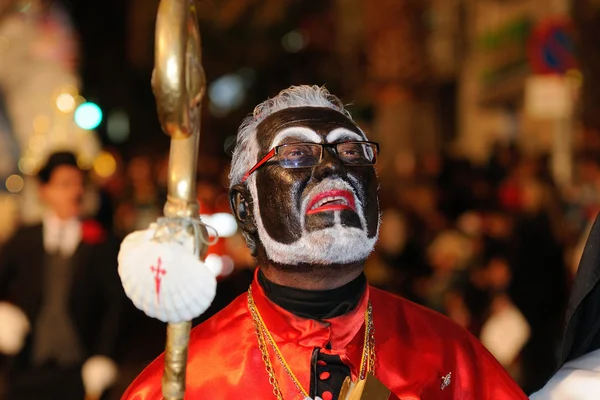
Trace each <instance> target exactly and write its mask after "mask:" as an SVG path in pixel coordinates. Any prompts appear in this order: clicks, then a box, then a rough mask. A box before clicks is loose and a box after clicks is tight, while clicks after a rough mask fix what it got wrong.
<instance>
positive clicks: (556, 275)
mask: <svg viewBox="0 0 600 400" xmlns="http://www.w3.org/2000/svg"><path fill="white" fill-rule="evenodd" d="M508 260H509V265H510V266H511V269H512V271H511V272H512V282H511V285H510V288H509V295H510V296H511V298H512V300H513V302H514V304H515V305H516V306H517V307H518V308H519V310H520V311H521V312H522V313H523V316H524V317H525V318H526V319H527V322H528V323H529V326H530V327H531V334H530V337H529V340H528V342H527V343H526V344H525V346H524V348H523V351H522V353H521V362H522V367H523V373H522V379H523V389H524V391H525V392H526V393H533V392H535V391H537V390H539V389H540V388H541V387H542V386H543V385H544V384H545V382H546V381H547V380H548V378H550V376H552V374H553V373H554V371H555V370H556V367H557V366H558V364H559V359H558V351H559V348H560V339H561V336H562V327H563V323H564V315H565V310H566V306H567V299H568V286H567V282H568V279H567V273H566V268H565V265H564V254H563V250H562V247H561V244H560V243H559V242H558V241H557V240H556V238H555V237H554V235H553V230H552V226H551V223H550V218H549V216H548V215H547V214H545V213H537V214H522V215H520V216H518V218H517V219H516V221H515V226H514V230H513V233H512V236H511V242H510V248H509V257H508Z"/></svg>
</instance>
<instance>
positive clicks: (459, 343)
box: [123, 86, 526, 400]
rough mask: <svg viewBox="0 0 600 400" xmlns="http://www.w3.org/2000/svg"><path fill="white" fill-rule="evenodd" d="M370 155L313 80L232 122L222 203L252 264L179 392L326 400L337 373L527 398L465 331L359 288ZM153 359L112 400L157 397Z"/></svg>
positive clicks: (370, 222) (198, 338)
mask: <svg viewBox="0 0 600 400" xmlns="http://www.w3.org/2000/svg"><path fill="white" fill-rule="evenodd" d="M378 151H379V148H378V145H377V144H376V143H373V142H370V141H368V139H367V137H366V135H365V134H364V132H362V130H361V129H360V128H359V127H358V126H357V125H356V124H355V123H354V122H353V120H352V118H351V116H350V114H349V113H348V112H347V111H345V110H344V107H343V104H342V103H341V102H340V100H339V99H337V98H336V97H335V96H333V95H331V94H330V93H329V92H328V91H327V90H326V89H324V88H319V87H316V86H297V87H291V88H289V89H287V90H284V91H282V92H281V93H280V94H279V95H277V96H276V97H274V98H272V99H270V100H267V101H266V102H264V103H262V104H260V105H259V106H258V107H257V108H256V109H255V111H254V113H253V115H252V116H250V117H248V118H247V119H246V120H245V121H244V122H243V124H242V125H241V127H240V129H239V132H238V141H237V145H236V148H235V151H234V154H233V160H232V167H231V174H230V179H231V186H230V199H231V207H232V210H233V212H234V214H235V216H236V218H237V221H238V224H239V226H240V228H241V230H242V232H243V234H244V236H245V238H246V241H247V243H248V246H249V248H250V249H251V251H252V253H253V255H254V256H255V257H256V260H257V261H258V265H259V268H257V270H256V275H255V279H254V281H253V282H252V285H251V286H250V288H249V289H248V292H247V293H245V294H243V295H241V296H240V297H238V298H237V299H236V300H234V301H233V302H232V303H231V304H230V305H229V306H227V307H226V308H225V309H224V310H222V311H221V312H220V313H218V314H217V315H215V316H214V317H212V318H211V319H209V320H208V321H207V322H205V323H203V324H201V325H200V326H198V327H196V328H195V329H194V330H193V332H192V335H191V339H190V347H189V360H188V369H187V391H186V399H208V398H211V399H269V398H275V399H286V400H287V399H304V398H307V397H310V398H317V397H318V398H321V399H323V400H331V399H338V398H339V395H340V389H341V387H342V384H343V381H344V380H345V379H346V377H350V378H351V379H352V380H353V381H357V380H359V379H363V378H365V377H366V376H367V375H373V376H375V377H376V378H377V379H378V380H379V381H381V382H382V383H383V384H384V385H385V386H386V387H387V388H388V389H389V390H390V391H391V392H392V395H391V397H390V398H395V397H397V398H399V399H441V400H443V399H461V400H466V399H477V400H480V399H494V400H499V399H500V400H502V399H510V400H514V399H526V397H525V395H524V394H523V392H522V391H521V390H520V389H519V387H518V386H517V385H516V384H515V383H514V382H513V381H512V380H511V378H510V377H509V376H508V374H507V373H506V372H505V371H504V369H503V368H502V367H501V366H500V365H499V364H498V363H497V362H496V360H495V359H494V358H493V357H492V356H491V355H490V354H489V353H488V352H487V351H486V350H485V349H484V348H483V347H482V345H481V344H480V343H479V342H478V341H477V340H476V339H475V338H474V337H472V336H471V335H470V334H469V333H467V332H466V331H464V330H462V329H461V328H460V327H458V326H457V325H455V324H454V323H453V322H451V321H450V320H448V319H446V318H445V317H443V316H441V315H438V314H436V313H434V312H433V311H430V310H427V309H425V308H423V307H420V306H418V305H415V304H413V303H410V302H409V301H407V300H404V299H401V298H398V297H395V296H393V295H391V294H388V293H385V292H383V291H380V290H377V289H375V288H372V287H370V286H369V285H368V284H367V282H366V278H365V276H364V274H363V266H364V262H365V260H366V258H367V257H368V256H369V254H370V253H371V251H372V250H373V247H374V245H375V242H376V240H377V234H378V229H379V205H378V199H377V189H378V181H377V176H376V174H375V169H374V164H375V161H376V158H377V153H378ZM163 365H164V358H163V356H161V357H159V358H158V359H157V360H155V361H154V362H153V363H152V364H151V365H150V366H149V367H148V368H147V369H146V370H145V371H144V372H143V373H142V374H141V375H140V376H139V377H138V378H137V380H136V381H135V382H134V383H133V384H132V385H131V387H130V388H129V389H128V391H127V392H126V393H125V395H124V397H123V398H124V399H129V400H141V399H144V400H150V399H160V398H161V376H162V371H163ZM394 396H395V397H394Z"/></svg>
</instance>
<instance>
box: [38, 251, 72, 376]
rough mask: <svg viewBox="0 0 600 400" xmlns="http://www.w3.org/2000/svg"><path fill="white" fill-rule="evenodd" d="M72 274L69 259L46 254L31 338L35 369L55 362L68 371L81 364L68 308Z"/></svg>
mask: <svg viewBox="0 0 600 400" xmlns="http://www.w3.org/2000/svg"><path fill="white" fill-rule="evenodd" d="M73 272H74V271H73V265H72V263H71V259H70V257H63V256H62V255H60V254H58V253H56V254H46V257H45V259H44V293H43V300H42V304H43V306H42V309H41V311H40V313H39V315H38V317H37V320H36V326H37V329H36V331H35V333H34V335H33V360H34V364H35V365H38V366H41V365H44V364H45V363H47V362H49V361H54V362H56V363H57V364H58V365H61V366H65V367H67V366H72V365H77V364H81V363H82V362H83V359H82V357H83V355H82V350H81V344H80V343H79V337H78V335H77V330H76V328H75V324H74V323H73V320H72V318H71V315H70V313H69V308H68V303H69V302H68V299H69V291H70V289H71V285H72V283H73Z"/></svg>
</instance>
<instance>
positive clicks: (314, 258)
mask: <svg viewBox="0 0 600 400" xmlns="http://www.w3.org/2000/svg"><path fill="white" fill-rule="evenodd" d="M355 140H366V137H365V135H364V133H363V132H362V131H361V130H360V129H359V128H358V127H357V126H356V125H355V124H354V123H353V122H352V121H351V120H350V119H348V118H346V117H345V116H344V115H343V114H341V113H339V112H337V111H335V110H332V109H329V108H320V107H297V108H289V109H284V110H281V111H278V112H276V113H274V114H272V115H270V116H269V117H267V118H266V119H265V120H264V121H262V122H261V123H260V124H259V125H258V128H257V143H258V148H259V153H258V154H257V161H258V160H259V159H260V158H262V157H263V156H264V155H265V154H267V153H268V152H269V151H270V150H271V149H272V148H273V147H275V146H277V145H281V144H286V143H297V142H305V143H339V142H344V141H355ZM377 186H378V181H377V177H376V174H375V169H374V168H373V166H346V165H344V164H343V163H342V162H341V161H340V160H339V158H338V157H337V156H336V155H335V154H334V153H333V150H331V149H328V148H326V149H325V150H324V152H323V158H322V160H321V162H320V163H319V164H318V165H316V166H314V167H312V168H298V169H287V168H284V167H282V166H280V165H279V164H278V163H277V162H272V163H269V162H268V163H266V164H265V165H264V166H262V167H261V168H259V169H258V170H257V171H256V172H255V173H254V174H252V175H251V176H250V178H249V180H248V187H249V189H250V193H251V196H252V199H253V203H254V218H255V222H256V228H257V231H258V238H259V242H260V244H259V246H263V248H264V250H265V253H266V255H267V257H268V258H269V259H270V260H271V261H273V262H276V263H279V264H284V265H297V264H323V265H328V264H349V263H355V262H360V261H363V260H365V259H366V258H367V257H368V255H369V254H370V253H371V252H372V251H373V248H374V245H375V242H376V240H377V234H378V230H379V204H378V199H377Z"/></svg>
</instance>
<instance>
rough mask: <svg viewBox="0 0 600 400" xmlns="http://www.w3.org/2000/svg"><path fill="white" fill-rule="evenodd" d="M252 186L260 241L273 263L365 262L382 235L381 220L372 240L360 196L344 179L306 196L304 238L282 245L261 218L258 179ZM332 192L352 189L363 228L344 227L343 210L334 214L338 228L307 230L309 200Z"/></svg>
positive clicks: (303, 206)
mask: <svg viewBox="0 0 600 400" xmlns="http://www.w3.org/2000/svg"><path fill="white" fill-rule="evenodd" d="M249 186H250V193H251V195H252V199H253V200H254V220H255V222H256V226H257V229H258V238H259V240H260V241H261V243H262V245H263V246H264V248H265V251H266V253H267V257H268V258H269V259H270V260H271V261H273V262H276V263H279V264H284V265H298V264H320V265H330V264H349V263H353V262H358V261H363V260H365V259H366V258H367V257H368V256H369V254H371V252H372V251H373V249H374V247H375V242H377V236H378V234H379V221H377V230H376V234H375V236H373V237H371V238H369V237H368V234H367V231H368V229H367V223H366V220H365V215H364V210H363V204H362V203H361V201H360V199H359V198H358V196H356V193H355V191H354V189H353V188H352V187H351V186H350V185H348V184H347V183H346V182H344V181H343V180H341V179H328V180H325V181H323V182H321V183H319V184H318V185H317V186H316V187H314V188H313V189H312V190H311V193H309V195H308V196H306V198H305V200H304V201H303V204H302V209H301V222H302V236H301V237H300V239H298V240H297V241H295V242H294V243H290V244H285V243H281V242H278V241H276V240H274V239H273V238H272V237H271V236H270V235H269V234H268V232H267V230H266V229H265V226H264V224H263V221H262V218H261V215H260V205H259V202H258V196H257V190H256V180H255V179H251V181H250V182H249ZM332 189H343V190H349V191H350V192H352V193H354V198H355V202H356V212H357V213H358V216H359V219H360V222H361V228H354V227H345V226H343V225H342V224H341V221H340V211H334V213H335V215H334V218H335V225H334V226H332V227H329V228H324V229H320V230H317V231H313V232H308V231H306V230H305V229H304V216H305V215H306V207H307V205H308V204H307V203H308V201H309V199H311V198H312V197H313V194H317V193H319V192H323V191H325V190H332Z"/></svg>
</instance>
